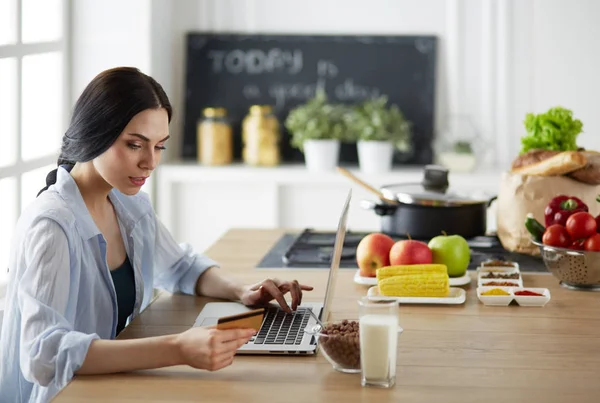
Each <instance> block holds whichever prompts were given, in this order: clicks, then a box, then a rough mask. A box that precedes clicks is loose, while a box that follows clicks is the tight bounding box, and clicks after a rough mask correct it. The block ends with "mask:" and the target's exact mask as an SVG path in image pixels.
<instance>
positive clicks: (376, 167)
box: [346, 96, 411, 173]
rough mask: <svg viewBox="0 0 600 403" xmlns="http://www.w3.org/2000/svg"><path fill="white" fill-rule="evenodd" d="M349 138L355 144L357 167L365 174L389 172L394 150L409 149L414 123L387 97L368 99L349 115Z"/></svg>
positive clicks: (405, 150) (347, 117) (347, 116)
mask: <svg viewBox="0 0 600 403" xmlns="http://www.w3.org/2000/svg"><path fill="white" fill-rule="evenodd" d="M346 124H347V126H348V130H349V133H350V136H351V137H352V138H353V139H354V140H355V141H356V146H357V151H358V163H359V167H360V170H361V171H362V172H365V173H381V172H387V171H389V170H391V168H392V160H393V156H394V150H395V149H397V150H400V151H403V152H407V151H409V149H410V131H411V123H410V122H409V121H408V120H407V119H406V118H405V116H404V114H403V113H402V111H401V110H400V108H398V106H396V105H388V100H387V97H386V96H380V97H378V98H372V99H367V100H365V101H363V102H361V103H359V104H357V105H356V106H355V107H353V108H352V112H351V113H350V114H347V115H346Z"/></svg>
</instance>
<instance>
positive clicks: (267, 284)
mask: <svg viewBox="0 0 600 403" xmlns="http://www.w3.org/2000/svg"><path fill="white" fill-rule="evenodd" d="M262 287H263V288H264V289H265V290H266V291H267V292H268V293H269V294H270V295H271V296H272V297H273V298H275V300H276V301H277V302H278V303H279V305H281V308H283V310H284V311H287V312H291V311H292V310H291V309H290V306H289V305H288V303H287V301H286V300H285V298H284V297H283V293H282V292H281V290H280V289H279V286H278V285H277V284H275V282H274V281H273V280H270V279H267V280H265V281H263V283H262Z"/></svg>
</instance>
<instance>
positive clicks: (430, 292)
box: [377, 273, 450, 297]
mask: <svg viewBox="0 0 600 403" xmlns="http://www.w3.org/2000/svg"><path fill="white" fill-rule="evenodd" d="M377 285H378V287H379V293H380V294H381V295H385V296H389V297H446V296H448V294H449V292H450V284H449V280H448V273H421V274H403V275H400V276H393V277H387V278H384V279H382V280H379V281H378V282H377Z"/></svg>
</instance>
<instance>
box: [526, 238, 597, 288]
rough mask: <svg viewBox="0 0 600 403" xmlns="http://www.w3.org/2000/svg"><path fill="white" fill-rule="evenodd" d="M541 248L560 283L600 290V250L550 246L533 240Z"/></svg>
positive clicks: (543, 255) (543, 256) (547, 265)
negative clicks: (590, 250)
mask: <svg viewBox="0 0 600 403" xmlns="http://www.w3.org/2000/svg"><path fill="white" fill-rule="evenodd" d="M532 242H533V244H535V245H537V246H538V247H539V248H540V253H541V255H542V259H543V260H544V264H545V265H546V268H547V269H548V271H549V272H550V273H552V275H553V276H554V277H556V278H557V279H559V280H560V285H561V286H563V287H566V288H570V289H575V290H589V291H600V252H588V251H582V250H573V249H566V248H558V247H555V246H548V245H544V244H542V243H539V242H536V241H532Z"/></svg>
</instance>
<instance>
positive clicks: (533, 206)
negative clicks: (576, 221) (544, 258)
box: [496, 172, 600, 255]
mask: <svg viewBox="0 0 600 403" xmlns="http://www.w3.org/2000/svg"><path fill="white" fill-rule="evenodd" d="M560 194H564V195H568V196H575V197H578V198H580V199H581V200H582V201H583V202H584V203H585V204H587V205H588V207H589V212H590V214H593V215H594V216H596V215H598V213H599V212H600V203H598V202H597V201H596V197H597V196H598V195H599V194H600V185H588V184H585V183H582V182H578V181H576V180H574V179H571V178H567V177H565V176H525V175H519V174H513V173H510V172H504V173H503V174H502V179H501V181H500V190H499V192H498V200H497V210H496V214H497V217H496V220H497V228H498V230H497V231H498V238H499V239H500V242H501V243H502V246H503V247H504V249H506V250H508V251H511V252H518V253H525V254H528V255H539V254H540V251H539V248H538V247H537V246H535V245H534V244H532V243H531V236H530V234H529V232H528V231H527V229H526V228H525V218H526V217H527V214H528V213H532V214H533V216H534V217H535V218H536V219H537V220H538V221H539V222H540V223H542V225H545V223H544V209H545V208H546V206H547V205H548V203H549V202H550V200H551V199H552V198H553V197H554V196H558V195H560Z"/></svg>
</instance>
